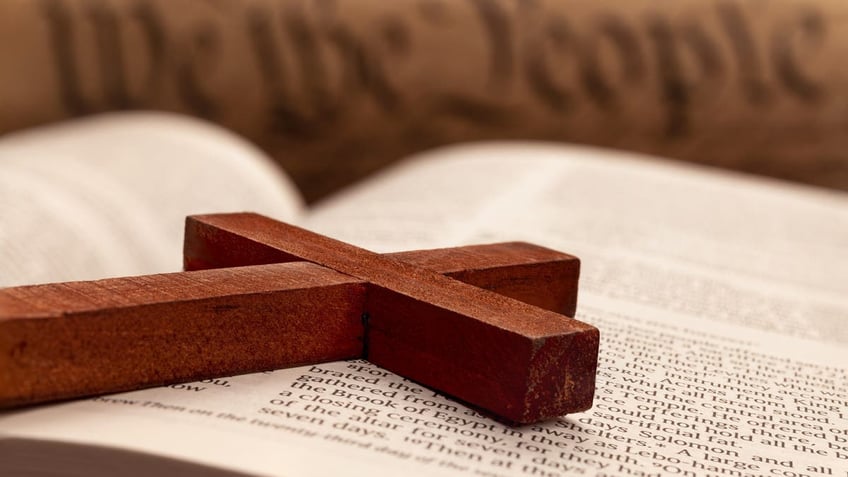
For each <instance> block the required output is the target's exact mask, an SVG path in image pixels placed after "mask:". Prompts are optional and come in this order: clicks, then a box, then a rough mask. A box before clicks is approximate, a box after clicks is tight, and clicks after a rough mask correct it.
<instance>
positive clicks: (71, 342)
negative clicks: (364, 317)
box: [0, 262, 365, 407]
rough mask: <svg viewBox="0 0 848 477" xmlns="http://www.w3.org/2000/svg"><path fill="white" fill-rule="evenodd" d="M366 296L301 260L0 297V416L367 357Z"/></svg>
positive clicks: (348, 280)
mask: <svg viewBox="0 0 848 477" xmlns="http://www.w3.org/2000/svg"><path fill="white" fill-rule="evenodd" d="M364 299H365V285H364V283H363V282H362V281H360V280H357V279H354V278H352V277H350V276H347V275H343V274H341V273H338V272H335V271H333V270H329V269H327V268H324V267H320V266H317V265H313V264H311V263H305V262H297V263H286V264H274V265H263V266H257V267H245V268H233V269H226V270H205V271H197V272H187V273H175V274H166V275H150V276H142V277H128V278H117V279H108V280H98V281H89V282H72V283H59V284H49V285H36V286H27V287H16V288H7V289H0V407H8V406H14V405H21V404H28V403H35V402H44V401H50V400H57V399H64V398H70V397H79V396H87V395H94V394H102V393H107V392H116V391H124V390H131V389H138V388H141V387H150V386H159V385H163V384H169V383H175V382H181V381H190V380H198V379H203V378H209V377H217V376H229V375H233V374H241V373H247V372H255V371H262V370H270V369H278V368H283V367H288V366H293V365H297V364H305V363H315V362H323V361H334V360H339V359H349V358H354V357H359V356H361V354H362V339H363V327H362V321H361V314H362V309H363V306H364Z"/></svg>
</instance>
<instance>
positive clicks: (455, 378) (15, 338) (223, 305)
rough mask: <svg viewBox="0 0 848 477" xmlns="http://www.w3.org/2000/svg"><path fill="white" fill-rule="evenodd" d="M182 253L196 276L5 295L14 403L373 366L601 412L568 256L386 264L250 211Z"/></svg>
mask: <svg viewBox="0 0 848 477" xmlns="http://www.w3.org/2000/svg"><path fill="white" fill-rule="evenodd" d="M184 252H185V269H186V270H187V271H186V272H182V273H172V274H164V275H150V276H139V277H127V278H117V279H106V280H98V281H89V282H69V283H57V284H48V285H34V286H24V287H15V288H7V289H0V407H10V406H17V405H23V404H30V403H36V402H44V401H50V400H58V399H66V398H70V397H78V396H86V395H93V394H102V393H106V392H116V391H126V390H131V389H138V388H140V387H150V386H158V385H163V384H170V383H175V382H181V381H191V380H197V379H204V378H210V377H217V376H227V375H233V374H241V373H249V372H256V371H262V370H270V369H279V368H283V367H288V366H294V365H302V364H307V363H317V362H326V361H335V360H341V359H351V358H362V357H364V358H367V359H368V360H370V361H371V362H373V363H375V364H377V365H379V366H382V367H384V368H386V369H388V370H390V371H393V372H395V373H397V374H400V375H402V376H405V377H407V378H409V379H412V380H414V381H417V382H419V383H421V384H424V385H426V386H430V387H432V388H435V389H437V390H439V391H441V392H443V393H445V394H447V395H450V396H452V397H454V398H456V399H459V400H461V401H464V402H466V403H468V404H471V405H472V406H474V407H477V408H479V409H482V410H484V411H487V412H489V413H491V414H493V415H494V416H496V417H498V418H500V419H502V420H506V421H508V422H511V423H531V422H536V421H540V420H544V419H547V418H551V417H555V416H559V415H562V414H566V413H571V412H577V411H582V410H585V409H588V408H589V407H591V404H592V397H593V394H594V387H595V370H596V367H597V357H598V330H597V329H595V328H594V327H592V326H590V325H587V324H585V323H581V322H579V321H577V320H574V319H572V318H568V317H567V316H565V315H563V314H559V313H555V312H563V313H565V314H566V315H573V314H574V310H575V306H576V296H577V279H578V274H579V261H578V260H577V259H576V258H574V257H572V256H570V255H565V254H561V253H559V252H555V251H552V250H549V249H545V248H542V247H537V246H534V245H530V244H525V243H507V244H496V245H484V246H471V247H459V248H453V249H441V250H432V251H418V252H404V253H398V254H388V255H379V254H376V253H373V252H369V251H367V250H364V249H361V248H357V247H354V246H352V245H349V244H346V243H343V242H339V241H337V240H333V239H330V238H328V237H325V236H322V235H319V234H315V233H312V232H309V231H306V230H303V229H301V228H297V227H294V226H292V225H288V224H285V223H282V222H278V221H275V220H272V219H269V218H267V217H263V216H260V215H256V214H248V213H244V214H219V215H205V216H193V217H188V218H187V220H186V237H185V250H184ZM224 267H226V268H224ZM486 289H488V290H486ZM550 310H553V311H550Z"/></svg>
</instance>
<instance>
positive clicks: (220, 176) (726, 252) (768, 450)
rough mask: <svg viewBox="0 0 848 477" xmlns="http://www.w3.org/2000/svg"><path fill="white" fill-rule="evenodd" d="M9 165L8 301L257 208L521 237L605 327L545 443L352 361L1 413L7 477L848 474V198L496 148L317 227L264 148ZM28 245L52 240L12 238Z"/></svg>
mask: <svg viewBox="0 0 848 477" xmlns="http://www.w3.org/2000/svg"><path fill="white" fill-rule="evenodd" d="M63 128H73V133H74V134H70V133H68V129H63ZM97 151H105V152H100V153H98V152H97ZM152 151H155V153H152ZM98 154H99V155H100V156H99V157H98ZM0 158H2V159H3V160H2V161H0V168H3V173H2V174H0V181H2V182H3V187H0V194H2V196H0V214H2V215H0V218H2V220H3V228H2V230H3V232H4V233H3V234H0V244H2V248H0V260H2V267H0V268H2V270H3V275H2V276H0V280H2V283H3V285H17V284H22V283H33V282H47V281H59V280H71V279H90V278H98V277H103V276H116V275H128V274H142V273H154V272H167V271H175V270H177V269H178V268H179V264H180V241H181V240H182V237H181V236H180V233H179V229H180V224H181V221H182V217H184V216H185V215H189V214H194V213H204V212H211V211H216V210H245V209H251V210H259V211H262V212H263V213H266V214H267V215H270V216H273V217H275V218H279V219H286V220H289V221H293V222H296V223H298V224H300V225H302V226H304V227H305V228H308V229H311V230H315V231H318V232H320V233H323V234H326V235H329V236H331V237H334V238H337V239H340V240H344V241H347V242H350V243H353V244H356V245H358V246H362V247H365V248H368V249H370V250H373V251H377V252H381V253H387V252H394V251H399V250H411V249H426V248H439V247H452V246H459V245H465V244H471V243H486V242H498V241H504V240H526V241H529V242H534V243H539V244H541V245H544V246H548V247H551V248H555V249H560V250H568V251H569V252H573V253H574V254H575V255H577V256H579V257H581V260H582V271H581V292H580V298H579V303H578V306H577V314H576V318H577V319H580V320H583V321H585V322H589V323H592V324H593V325H595V326H597V327H598V328H599V329H600V332H601V342H600V354H599V368H598V374H597V393H596V397H595V400H594V405H593V407H592V408H591V409H590V410H588V411H585V412H582V413H576V414H569V415H567V416H563V417H560V418H557V419H553V420H550V421H546V422H543V423H540V424H534V425H528V426H517V427H513V426H507V425H503V424H500V423H498V422H496V421H493V420H491V419H489V418H487V417H486V416H483V415H481V414H479V413H478V412H477V411H475V410H474V409H470V408H467V407H464V406H462V405H461V404H458V403H456V402H454V401H451V400H449V399H447V398H445V397H444V396H442V395H440V394H438V393H435V392H433V391H431V390H430V389H427V388H425V387H422V386H420V385H418V384H416V383H414V382H410V381H407V380H404V379H403V378H401V377H399V376H397V375H394V374H392V373H391V372H389V371H387V370H385V369H382V368H379V367H377V366H374V365H373V364H370V363H368V362H364V361H359V360H351V361H339V362H333V363H327V364H320V365H309V366H305V367H300V368H293V369H285V370H277V371H270V372H266V373H258V374H249V375H240V376H232V377H224V378H216V379H208V380H203V381H200V382H194V383H184V384H176V385H172V386H167V387H161V388H153V389H147V390H142V391H135V392H129V393H121V394H112V395H104V396H98V397H94V398H90V399H84V400H78V401H69V402H64V403H59V404H52V405H46V406H40V407H32V408H25V409H20V410H13V411H6V412H3V413H2V414H0V457H2V458H0V472H2V473H4V474H5V473H9V474H15V473H21V472H32V473H35V474H36V475H37V474H38V473H44V474H48V473H50V472H55V471H57V470H63V471H69V469H70V471H72V472H78V473H80V474H86V475H111V474H114V473H116V472H121V473H124V474H132V473H133V472H135V473H138V474H149V473H151V472H157V471H159V472H172V473H173V472H180V473H184V474H187V475H191V474H192V473H194V474H202V475H245V474H247V475H289V474H292V475H298V474H304V475H326V474H331V473H341V472H344V473H346V474H349V475H373V474H374V473H375V472H380V473H388V472H404V473H408V474H420V475H489V476H498V475H535V476H538V475H545V476H558V475H572V474H574V475H594V476H604V475H636V476H650V475H676V474H679V475H693V476H713V475H732V476H757V475H812V476H816V475H845V469H846V468H848V434H846V428H848V414H846V409H848V377H846V373H848V366H846V365H845V363H846V362H848V359H846V358H848V331H846V328H845V327H844V322H845V319H846V318H848V300H846V296H848V289H846V283H848V267H846V266H845V265H844V263H843V262H842V260H841V257H844V256H845V254H846V251H847V250H846V248H848V207H846V205H848V199H846V196H845V195H844V194H843V193H839V192H831V191H823V190H818V189H813V188H808V187H804V186H796V185H788V184H785V183H780V182H776V181H771V180H766V179H760V178H753V177H747V176H742V175H738V174H732V173H727V172H719V171H715V170H709V169H704V168H700V167H697V166H692V165H681V164H678V163H671V162H668V161H665V160H662V159H658V158H653V157H648V156H639V155H634V154H624V153H612V152H608V151H603V150H599V149H591V148H582V147H573V146H572V147H569V146H562V145H556V146H555V145H550V144H541V143H535V144H534V143H494V144H492V143H489V144H485V143H484V144H477V145H467V146H457V147H453V148H448V149H442V150H437V151H433V152H428V153H423V154H419V155H416V156H414V157H410V158H408V159H407V160H405V161H404V162H402V163H401V164H399V165H398V166H396V167H394V168H392V169H390V170H388V171H385V172H383V173H381V174H379V175H377V176H375V177H374V178H372V179H370V180H368V181H365V182H362V183H360V184H358V185H356V186H354V187H352V188H349V189H347V190H345V191H342V192H340V193H338V194H336V195H334V196H332V197H330V198H328V199H326V200H323V201H321V202H319V203H317V204H315V205H313V206H310V207H308V208H307V207H304V206H303V205H302V202H301V201H300V200H299V199H298V196H297V193H296V191H295V190H294V189H293V188H291V186H290V185H289V181H288V180H287V179H286V178H285V176H284V175H283V174H282V173H280V172H278V171H276V170H274V169H272V168H271V167H270V166H269V165H268V160H267V158H265V157H264V156H263V155H262V154H261V153H259V152H257V151H255V150H254V149H252V148H251V147H249V146H246V145H245V144H244V143H242V142H240V141H239V140H237V139H234V138H233V137H232V136H230V135H228V134H227V133H224V132H221V131H219V130H216V129H214V128H211V127H208V126H205V125H199V124H197V123H194V122H190V121H186V120H182V119H176V118H172V117H165V118H163V117H157V116H148V115H144V116H135V117H132V118H124V119H114V118H113V119H108V120H107V119H106V118H104V119H99V120H94V121H92V122H89V123H87V124H82V123H81V124H76V125H69V126H64V127H62V128H59V129H56V130H45V131H35V132H32V133H27V134H24V135H19V136H17V137H10V138H7V139H6V140H5V141H4V143H0ZM24 159H26V160H24ZM118 164H120V167H118ZM63 167H74V168H77V169H76V171H77V173H76V174H74V173H73V172H65V173H63V172H62V171H61V169H62V168H63ZM112 167H115V170H113V169H111V168H112ZM126 170H130V171H133V174H132V175H133V179H135V180H134V181H129V180H128V179H127V177H126V176H125V175H122V174H127V173H126V172H121V171H126ZM34 171H44V173H43V174H36V173H35V172H34ZM82 171H93V174H88V173H83V172H82ZM201 176H204V177H203V180H198V179H197V178H198V177H201ZM12 177H15V178H17V180H15V181H13V180H12V179H11V178H12ZM472 177H473V178H474V179H473V180H469V178H472ZM22 178H26V180H27V182H26V183H24V182H23V179H22ZM125 183H127V184H129V183H132V184H135V186H134V187H135V188H133V187H131V186H129V185H126V186H125V185H124V184H125ZM23 184H26V187H24V186H23ZM189 185H190V186H189ZM207 187H208V189H204V188H207ZM202 190H207V191H227V194H222V193H217V194H208V193H206V194H200V193H199V192H200V191H202ZM107 199H108V200H107ZM117 204H121V207H118V205H117ZM117 212H120V213H117ZM33 217H38V220H34V219H33ZM71 217H73V220H71ZM171 221H172V222H173V224H172V222H171ZM79 223H84V224H87V225H88V226H89V227H80V226H78V225H76V224H79ZM171 229H175V230H176V232H175V233H170V232H166V231H167V230H171ZM92 230H96V231H99V232H101V233H97V234H94V233H92ZM21 231H29V232H30V233H32V236H33V239H32V240H29V241H21V240H15V237H14V234H13V233H12V232H21ZM38 232H41V233H38ZM51 234H52V235H53V237H52V238H53V239H54V240H53V241H52V242H51V241H50V240H49V239H50V238H51V237H50V235H51ZM172 235H173V237H172ZM57 237H58V238H59V240H58V241H57V240H56V238H57ZM119 237H127V238H129V240H131V241H132V243H133V245H132V247H135V246H136V245H137V246H138V249H137V250H138V251H137V252H136V253H134V254H131V253H130V252H129V250H130V249H131V246H130V245H129V244H128V243H127V242H126V241H120V240H117V238H119ZM57 242H58V245H57ZM13 243H14V244H16V245H14V247H13V246H12V244H13ZM64 244H66V245H64ZM26 247H31V248H29V249H26ZM133 250H135V249H133ZM75 251H76V252H78V253H76V255H77V256H74V255H75V253H74V252H75ZM128 255H131V256H128ZM41 259H45V260H46V261H42V260H41ZM197 347H198V351H199V352H202V350H203V344H202V343H198V344H197Z"/></svg>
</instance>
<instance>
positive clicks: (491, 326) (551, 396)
mask: <svg viewBox="0 0 848 477" xmlns="http://www.w3.org/2000/svg"><path fill="white" fill-rule="evenodd" d="M188 223H189V225H188V226H187V230H195V231H197V234H198V235H199V236H203V237H204V240H206V241H207V242H208V243H221V242H231V245H232V247H233V248H236V249H239V248H242V247H243V244H245V243H254V244H264V245H267V246H268V247H270V248H273V249H276V250H278V251H279V253H280V255H279V256H280V257H282V258H283V259H285V260H289V259H290V260H296V259H300V260H306V261H310V262H313V263H317V264H319V265H323V266H326V267H328V268H332V269H334V270H337V271H339V272H342V273H345V274H348V275H351V276H353V277H356V278H360V279H362V280H365V281H367V282H368V283H369V290H368V292H367V302H366V308H365V309H366V313H367V314H368V316H369V321H368V330H367V332H366V340H367V343H368V345H367V346H368V354H367V358H368V359H369V360H371V361H372V362H374V363H375V364H378V365H380V366H383V367H385V368H387V369H389V370H391V371H394V372H397V373H399V374H401V375H404V376H406V377H408V378H410V379H413V380H416V381H418V382H421V383H423V384H425V385H428V386H431V387H434V388H436V389H438V390H440V391H443V392H445V393H447V394H449V395H451V396H454V397H456V398H458V399H460V400H463V401H466V402H469V403H471V404H473V405H475V406H477V407H480V408H482V409H484V410H487V411H489V412H491V413H493V414H495V415H496V416H499V417H500V418H502V419H505V420H508V421H511V422H515V423H528V422H536V421H539V420H543V419H546V418H550V417H554V416H558V415H562V414H566V413H570V412H576V411H581V410H585V409H588V408H589V407H590V406H591V403H592V397H593V394H594V383H595V371H596V367H597V352H598V341H599V334H598V330H597V329H596V328H594V327H592V326H590V325H588V324H585V323H582V322H579V321H577V320H574V319H571V318H568V317H565V316H563V315H560V314H557V313H553V312H550V311H547V310H543V309H541V308H538V307H534V306H531V305H528V304H526V303H522V302H520V301H517V300H513V299H510V298H507V297H504V296H501V295H498V294H495V293H492V292H489V291H487V290H483V289H480V288H477V287H474V286H470V285H467V284H464V283H461V282H459V281H457V280H453V279H451V278H448V277H445V276H443V275H440V274H439V273H436V272H434V271H431V270H427V269H425V268H421V267H417V266H414V265H410V264H408V263H405V262H401V261H399V260H396V259H393V258H390V257H385V256H380V255H379V254H376V253H373V252H369V251H367V250H364V249H360V248H358V247H355V246H352V245H349V244H346V243H343V242H339V241H336V240H333V239H330V238H328V237H324V236H321V235H318V234H315V233H312V232H309V231H306V230H303V229H300V228H297V227H294V226H291V225H288V224H284V223H281V222H277V221H274V220H272V219H269V218H267V217H263V216H260V215H256V214H248V213H244V214H220V215H206V216H195V217H190V218H189V219H188ZM187 239H189V240H190V238H188V237H187Z"/></svg>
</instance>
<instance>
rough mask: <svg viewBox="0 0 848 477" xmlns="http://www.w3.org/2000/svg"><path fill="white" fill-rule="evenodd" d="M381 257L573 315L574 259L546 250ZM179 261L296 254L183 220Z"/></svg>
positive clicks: (275, 259) (222, 262) (269, 259)
mask: <svg viewBox="0 0 848 477" xmlns="http://www.w3.org/2000/svg"><path fill="white" fill-rule="evenodd" d="M256 225H257V226H259V225H260V224H259V223H256ZM384 255H385V256H387V257H390V258H393V259H396V260H399V261H401V262H406V263H409V264H411V265H416V266H418V267H422V268H426V269H429V270H432V271H434V272H436V273H440V274H442V275H445V276H448V277H450V278H453V279H455V280H459V281H461V282H463V283H467V284H469V285H474V286H476V287H479V288H484V289H486V290H490V291H493V292H495V293H498V294H501V295H504V296H508V297H510V298H514V299H516V300H519V301H523V302H525V303H528V304H531V305H534V306H538V307H541V308H544V309H546V310H551V311H555V312H557V313H562V314H563V315H566V316H574V313H575V311H576V309H577V290H578V287H577V285H578V281H579V278H580V260H579V259H578V258H577V257H575V256H573V255H568V254H565V253H562V252H558V251H556V250H551V249H549V248H545V247H541V246H538V245H533V244H529V243H525V242H506V243H496V244H488V245H467V246H464V247H450V248H440V249H433V250H413V251H407V252H396V253H387V254H384ZM183 260H184V268H185V269H186V270H204V269H209V268H224V267H237V266H246V265H261V264H267V263H282V262H289V261H293V260H298V258H297V257H293V256H292V255H290V254H287V253H285V252H283V251H281V250H278V249H276V248H274V247H272V246H270V245H268V244H265V243H260V242H257V241H255V240H251V239H250V238H249V237H245V236H241V235H233V234H230V233H227V232H226V231H224V230H221V229H218V228H216V227H214V226H210V225H209V224H206V223H204V222H199V221H195V220H187V221H186V230H185V246H184V249H183Z"/></svg>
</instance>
